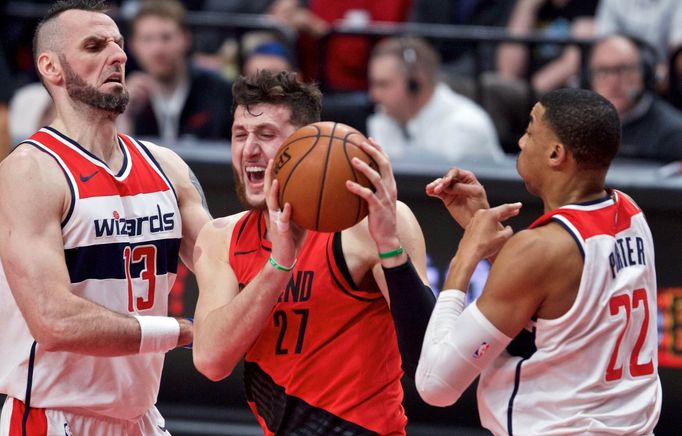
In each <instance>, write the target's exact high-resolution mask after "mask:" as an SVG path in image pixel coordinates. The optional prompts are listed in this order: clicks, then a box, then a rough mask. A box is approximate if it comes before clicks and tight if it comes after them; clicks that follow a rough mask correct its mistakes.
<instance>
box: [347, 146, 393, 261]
mask: <svg viewBox="0 0 682 436" xmlns="http://www.w3.org/2000/svg"><path fill="white" fill-rule="evenodd" d="M360 148H362V150H364V151H365V153H367V154H368V155H369V156H370V157H372V159H374V161H375V162H376V163H377V166H378V168H372V167H370V166H369V165H367V164H366V163H365V162H363V161H362V160H360V159H358V158H353V160H352V164H353V167H354V168H355V169H356V170H358V171H360V172H361V173H362V174H364V175H365V176H366V177H367V179H368V180H369V181H370V183H371V184H372V186H373V187H374V190H372V189H370V188H366V187H364V186H362V185H360V184H358V183H355V182H353V181H350V180H348V181H346V188H347V189H348V190H349V191H351V192H352V193H354V194H355V195H358V196H360V197H361V198H362V199H364V200H365V201H366V202H367V208H368V209H369V217H368V226H369V232H370V234H371V235H372V238H373V239H374V242H375V243H376V244H377V249H378V250H379V251H390V250H394V249H396V248H397V247H399V246H400V240H399V239H398V231H397V224H396V223H397V217H396V200H397V198H398V188H397V187H396V183H395V178H394V177H393V168H392V167H391V162H390V160H389V159H388V155H387V154H386V152H385V151H384V150H383V149H382V148H381V146H380V145H379V144H378V143H377V142H376V141H374V139H372V138H370V139H369V140H368V141H367V142H363V143H362V144H360Z"/></svg>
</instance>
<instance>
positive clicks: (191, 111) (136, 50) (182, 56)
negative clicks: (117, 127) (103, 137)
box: [121, 0, 232, 145]
mask: <svg viewBox="0 0 682 436" xmlns="http://www.w3.org/2000/svg"><path fill="white" fill-rule="evenodd" d="M185 15H186V11H185V8H184V7H183V6H182V4H181V3H180V2H178V1H176V0H163V1H161V0H144V1H143V2H141V3H140V6H139V9H138V10H137V12H136V13H135V14H134V15H133V17H132V18H131V20H130V26H129V30H130V48H131V52H132V54H133V56H134V58H135V61H136V63H137V64H138V65H139V67H140V71H136V72H133V73H131V74H130V75H129V77H128V89H129V92H130V104H129V106H128V109H127V110H126V112H125V114H124V117H123V126H121V127H122V128H123V129H124V130H127V131H128V133H130V134H135V135H137V136H154V137H159V138H161V139H162V140H163V142H164V143H165V144H169V145H172V144H173V143H174V142H175V141H177V140H178V139H182V138H194V139H204V140H229V139H230V126H231V124H232V115H231V107H232V86H231V84H230V82H228V81H227V80H225V79H224V78H223V77H221V76H220V75H219V74H218V73H216V72H213V71H209V70H205V69H202V68H200V67H198V66H196V65H192V64H191V62H190V61H189V59H188V57H187V54H188V52H189V50H190V46H191V36H190V33H189V30H188V28H187V26H186V24H185Z"/></svg>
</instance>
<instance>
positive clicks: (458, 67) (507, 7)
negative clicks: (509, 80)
mask: <svg viewBox="0 0 682 436" xmlns="http://www.w3.org/2000/svg"><path fill="white" fill-rule="evenodd" d="M513 5H514V2H510V1H509V0H451V1H433V0H413V1H412V9H411V12H410V16H409V19H408V21H410V22H414V23H422V24H429V23H436V24H454V25H464V26H494V27H504V26H505V25H506V24H507V21H508V19H509V15H510V13H511V9H512V6H513ZM433 46H434V48H435V49H436V50H437V51H438V53H439V54H440V56H441V59H442V64H441V69H442V70H443V71H445V72H447V74H448V76H455V77H454V78H453V80H452V82H451V83H452V84H453V85H456V83H454V82H455V81H456V80H457V81H459V80H461V78H462V77H473V76H474V74H475V73H476V71H475V57H474V56H475V55H476V51H475V50H479V51H481V50H482V53H481V56H480V57H479V61H483V62H484V63H487V60H488V59H491V58H493V56H492V53H490V50H491V48H492V47H490V46H488V45H480V46H478V47H476V45H475V44H473V43H471V42H467V41H456V43H453V41H452V40H448V39H438V40H435V41H433ZM482 67H483V69H484V70H486V69H487V70H489V69H491V68H493V65H492V63H491V64H490V65H488V64H485V65H482ZM471 85H473V84H471ZM467 86H470V84H468V83H467ZM469 92H471V91H469ZM472 95H473V94H472Z"/></svg>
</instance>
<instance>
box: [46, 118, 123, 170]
mask: <svg viewBox="0 0 682 436" xmlns="http://www.w3.org/2000/svg"><path fill="white" fill-rule="evenodd" d="M92 112H94V111H92ZM98 112H99V114H98V115H93V114H90V113H88V114H80V115H79V114H78V113H76V112H75V111H74V112H72V111H69V110H66V111H62V112H58V113H57V117H56V118H55V120H54V121H53V122H52V124H51V126H52V127H54V128H55V129H57V130H58V131H60V132H61V133H63V134H64V135H66V136H68V137H69V138H71V139H73V140H74V141H76V142H78V144H80V145H81V146H82V147H83V148H85V149H86V150H88V151H90V152H91V153H92V154H94V155H95V156H97V157H99V158H100V159H102V160H103V161H104V162H105V163H107V164H108V165H109V166H110V167H112V168H116V167H117V165H118V163H119V162H118V157H120V156H119V155H120V153H119V147H118V145H117V144H118V142H117V139H116V123H115V119H116V117H115V116H114V115H113V114H107V113H103V112H102V111H98Z"/></svg>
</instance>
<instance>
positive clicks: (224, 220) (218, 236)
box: [197, 211, 249, 246]
mask: <svg viewBox="0 0 682 436" xmlns="http://www.w3.org/2000/svg"><path fill="white" fill-rule="evenodd" d="M248 212H249V211H243V212H239V213H236V214H233V215H228V216H224V217H219V218H214V219H213V220H211V221H209V222H207V223H206V224H204V226H203V227H202V228H201V232H200V233H199V238H198V240H197V244H200V245H206V246H209V245H220V246H223V245H224V244H225V243H229V242H230V240H231V238H232V232H233V230H234V227H235V226H236V225H237V223H238V222H239V220H240V219H241V218H242V217H243V216H244V215H246V214H247V213H248Z"/></svg>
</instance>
